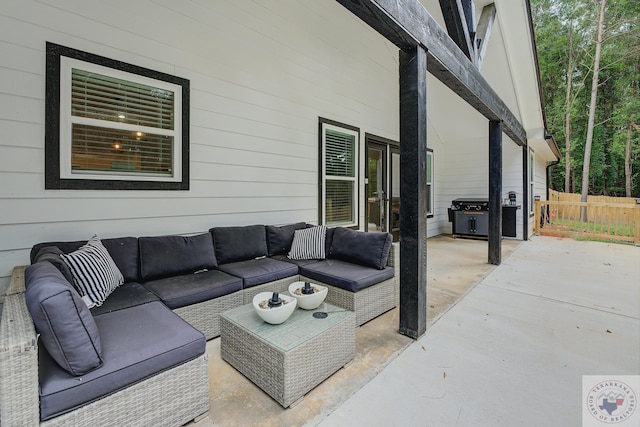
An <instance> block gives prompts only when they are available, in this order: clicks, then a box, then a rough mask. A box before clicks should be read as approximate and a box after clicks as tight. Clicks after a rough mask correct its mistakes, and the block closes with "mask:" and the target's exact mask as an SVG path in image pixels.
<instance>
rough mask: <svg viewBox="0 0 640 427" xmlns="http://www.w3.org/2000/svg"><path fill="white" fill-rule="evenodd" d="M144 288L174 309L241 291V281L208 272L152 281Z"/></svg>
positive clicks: (219, 273) (223, 274) (212, 271)
mask: <svg viewBox="0 0 640 427" xmlns="http://www.w3.org/2000/svg"><path fill="white" fill-rule="evenodd" d="M144 287H145V288H147V289H148V290H149V291H151V292H153V293H154V294H155V295H157V296H158V298H160V299H161V300H162V302H164V303H165V304H166V305H167V306H168V307H169V308H171V309H176V308H180V307H184V306H187V305H191V304H197V303H199V302H203V301H207V300H210V299H213V298H217V297H221V296H224V295H229V294H231V293H234V292H238V291H241V290H242V279H240V278H238V277H233V276H230V275H228V274H226V273H223V272H222V271H218V270H210V271H203V272H201V273H196V274H183V275H181V276H175V277H169V278H165V279H157V280H152V281H150V282H146V283H145V284H144Z"/></svg>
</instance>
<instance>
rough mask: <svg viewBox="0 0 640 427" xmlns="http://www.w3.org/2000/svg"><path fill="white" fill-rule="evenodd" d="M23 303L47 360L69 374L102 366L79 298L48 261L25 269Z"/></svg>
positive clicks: (94, 335) (94, 332)
mask: <svg viewBox="0 0 640 427" xmlns="http://www.w3.org/2000/svg"><path fill="white" fill-rule="evenodd" d="M25 286H26V291H25V300H26V304H27V309H28V310H29V313H30V314H31V317H32V319H33V323H34V324H35V327H36V331H37V332H38V333H39V334H40V341H41V342H42V344H43V345H44V348H45V349H46V350H47V351H48V352H49V354H50V355H51V357H52V358H53V359H54V360H55V361H56V362H57V363H58V364H59V365H60V366H61V367H62V368H63V369H65V370H66V371H67V372H69V373H70V374H72V375H84V374H85V373H87V372H89V371H91V370H92V369H94V368H97V367H98V366H100V365H102V348H101V345H100V336H99V334H98V327H97V326H96V323H95V321H94V320H93V316H92V315H91V313H90V312H89V309H88V308H87V305H86V304H85V303H84V302H83V301H82V299H81V298H80V295H79V294H78V293H77V292H76V290H75V289H74V288H73V286H71V284H70V283H69V282H68V281H67V280H66V279H65V278H64V276H63V275H62V273H60V271H59V270H58V269H57V268H56V267H54V266H53V264H51V263H50V262H46V261H45V262H39V263H37V264H33V265H31V266H29V267H27V269H26V270H25Z"/></svg>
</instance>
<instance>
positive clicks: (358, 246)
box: [331, 227, 393, 270]
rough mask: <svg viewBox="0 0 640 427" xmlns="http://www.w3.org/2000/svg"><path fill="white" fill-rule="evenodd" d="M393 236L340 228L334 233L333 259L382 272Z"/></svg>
mask: <svg viewBox="0 0 640 427" xmlns="http://www.w3.org/2000/svg"><path fill="white" fill-rule="evenodd" d="M392 239H393V238H392V236H391V234H389V233H365V232H362V231H355V230H351V229H349V228H343V227H338V228H336V229H335V232H334V233H333V242H332V243H331V257H332V258H335V259H340V260H342V261H348V262H353V263H356V264H360V265H364V266H367V267H373V268H377V269H378V270H382V269H383V268H384V267H385V265H386V264H387V258H388V257H389V250H390V249H391V242H392Z"/></svg>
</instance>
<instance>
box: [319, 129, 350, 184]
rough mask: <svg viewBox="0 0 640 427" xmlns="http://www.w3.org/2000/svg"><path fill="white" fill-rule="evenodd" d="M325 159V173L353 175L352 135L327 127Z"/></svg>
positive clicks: (329, 174) (330, 174)
mask: <svg viewBox="0 0 640 427" xmlns="http://www.w3.org/2000/svg"><path fill="white" fill-rule="evenodd" d="M325 161H326V163H325V165H326V166H325V175H328V176H343V177H355V137H354V135H349V134H346V133H342V132H337V131H334V130H331V129H327V130H326V133H325Z"/></svg>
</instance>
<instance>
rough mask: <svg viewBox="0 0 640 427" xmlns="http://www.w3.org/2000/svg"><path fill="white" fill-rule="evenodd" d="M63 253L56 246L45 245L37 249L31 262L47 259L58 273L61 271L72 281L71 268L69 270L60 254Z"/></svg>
mask: <svg viewBox="0 0 640 427" xmlns="http://www.w3.org/2000/svg"><path fill="white" fill-rule="evenodd" d="M63 253H64V252H62V251H61V250H60V248H59V247H57V246H45V247H43V248H42V249H40V250H39V251H38V253H37V254H36V256H35V257H34V258H33V263H32V264H35V263H37V262H42V261H49V262H50V263H51V264H53V265H54V266H55V267H56V268H57V269H58V270H60V273H62V275H63V276H64V278H65V279H67V280H68V281H69V283H72V282H73V275H72V274H71V270H69V266H68V265H67V263H66V262H64V260H63V259H62V257H61V256H60V255H62V254H63Z"/></svg>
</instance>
